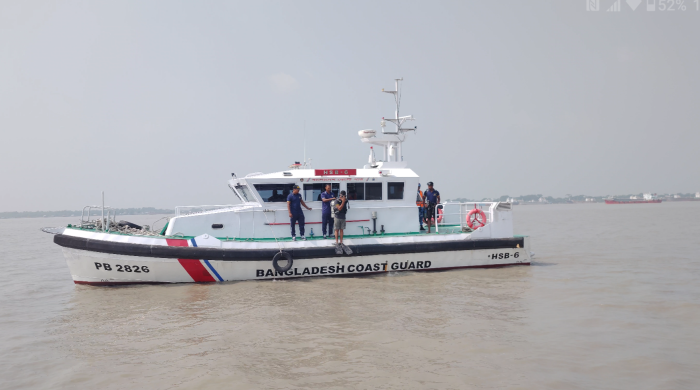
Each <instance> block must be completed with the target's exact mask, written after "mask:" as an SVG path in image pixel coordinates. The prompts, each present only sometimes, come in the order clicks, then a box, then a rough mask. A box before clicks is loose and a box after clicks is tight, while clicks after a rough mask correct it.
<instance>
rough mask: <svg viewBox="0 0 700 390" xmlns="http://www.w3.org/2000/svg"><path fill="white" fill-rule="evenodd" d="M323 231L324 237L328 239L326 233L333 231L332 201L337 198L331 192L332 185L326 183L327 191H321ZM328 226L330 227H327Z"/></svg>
mask: <svg viewBox="0 0 700 390" xmlns="http://www.w3.org/2000/svg"><path fill="white" fill-rule="evenodd" d="M321 200H322V201H323V204H322V205H321V231H322V232H323V238H324V239H326V238H327V236H326V233H329V234H330V233H333V214H332V213H331V201H333V200H335V195H334V194H333V192H331V185H330V184H326V191H324V192H322V193H321ZM326 227H327V228H328V229H326Z"/></svg>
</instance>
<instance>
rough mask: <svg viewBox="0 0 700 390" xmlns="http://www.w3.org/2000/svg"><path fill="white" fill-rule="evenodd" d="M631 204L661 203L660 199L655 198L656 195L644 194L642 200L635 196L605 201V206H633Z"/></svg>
mask: <svg viewBox="0 0 700 390" xmlns="http://www.w3.org/2000/svg"><path fill="white" fill-rule="evenodd" d="M633 203H661V199H657V198H656V194H649V193H646V194H644V196H643V197H642V199H639V198H638V197H636V196H634V195H633V196H630V197H629V199H623V198H612V199H605V204H633Z"/></svg>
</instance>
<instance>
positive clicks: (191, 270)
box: [177, 259, 216, 283]
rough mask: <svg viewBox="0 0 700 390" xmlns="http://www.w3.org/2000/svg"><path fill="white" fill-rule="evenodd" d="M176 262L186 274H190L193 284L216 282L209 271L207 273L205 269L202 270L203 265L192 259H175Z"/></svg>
mask: <svg viewBox="0 0 700 390" xmlns="http://www.w3.org/2000/svg"><path fill="white" fill-rule="evenodd" d="M177 261H179V262H180V264H181V265H182V268H184V269H185V271H187V273H188V274H190V276H191V277H192V279H193V280H194V281H195V282H197V283H207V282H216V279H214V277H213V276H211V274H210V273H209V271H207V269H206V268H204V265H202V262H201V261H199V260H193V259H177Z"/></svg>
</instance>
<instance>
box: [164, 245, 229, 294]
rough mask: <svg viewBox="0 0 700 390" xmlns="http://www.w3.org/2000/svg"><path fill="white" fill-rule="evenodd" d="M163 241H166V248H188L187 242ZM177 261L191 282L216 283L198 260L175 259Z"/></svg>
mask: <svg viewBox="0 0 700 390" xmlns="http://www.w3.org/2000/svg"><path fill="white" fill-rule="evenodd" d="M165 241H167V243H168V246H189V244H188V242H187V240H172V239H169V238H167V239H165ZM177 261H179V262H180V265H181V266H182V268H184V269H185V271H187V273H188V274H189V275H190V277H191V278H192V280H194V281H195V282H197V283H209V282H216V279H214V277H213V276H211V274H210V273H209V271H207V269H206V268H204V265H203V264H202V262H201V261H199V260H198V259H177Z"/></svg>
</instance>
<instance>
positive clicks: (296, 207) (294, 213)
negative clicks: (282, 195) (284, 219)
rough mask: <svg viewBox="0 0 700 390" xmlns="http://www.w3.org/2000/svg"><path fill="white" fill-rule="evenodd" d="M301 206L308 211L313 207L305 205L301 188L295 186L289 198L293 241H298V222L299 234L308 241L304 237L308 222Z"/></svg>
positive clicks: (288, 204)
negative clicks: (296, 226)
mask: <svg viewBox="0 0 700 390" xmlns="http://www.w3.org/2000/svg"><path fill="white" fill-rule="evenodd" d="M301 206H304V207H305V208H306V209H307V210H311V207H309V206H307V205H306V203H304V199H302V198H301V194H300V193H299V186H294V187H293V190H292V193H291V194H289V196H287V210H288V211H289V222H290V224H291V225H292V241H296V240H297V234H296V231H295V230H296V228H295V227H294V225H296V223H297V222H299V234H300V235H301V239H302V240H306V237H304V223H305V221H306V220H305V219H304V212H303V211H301Z"/></svg>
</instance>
